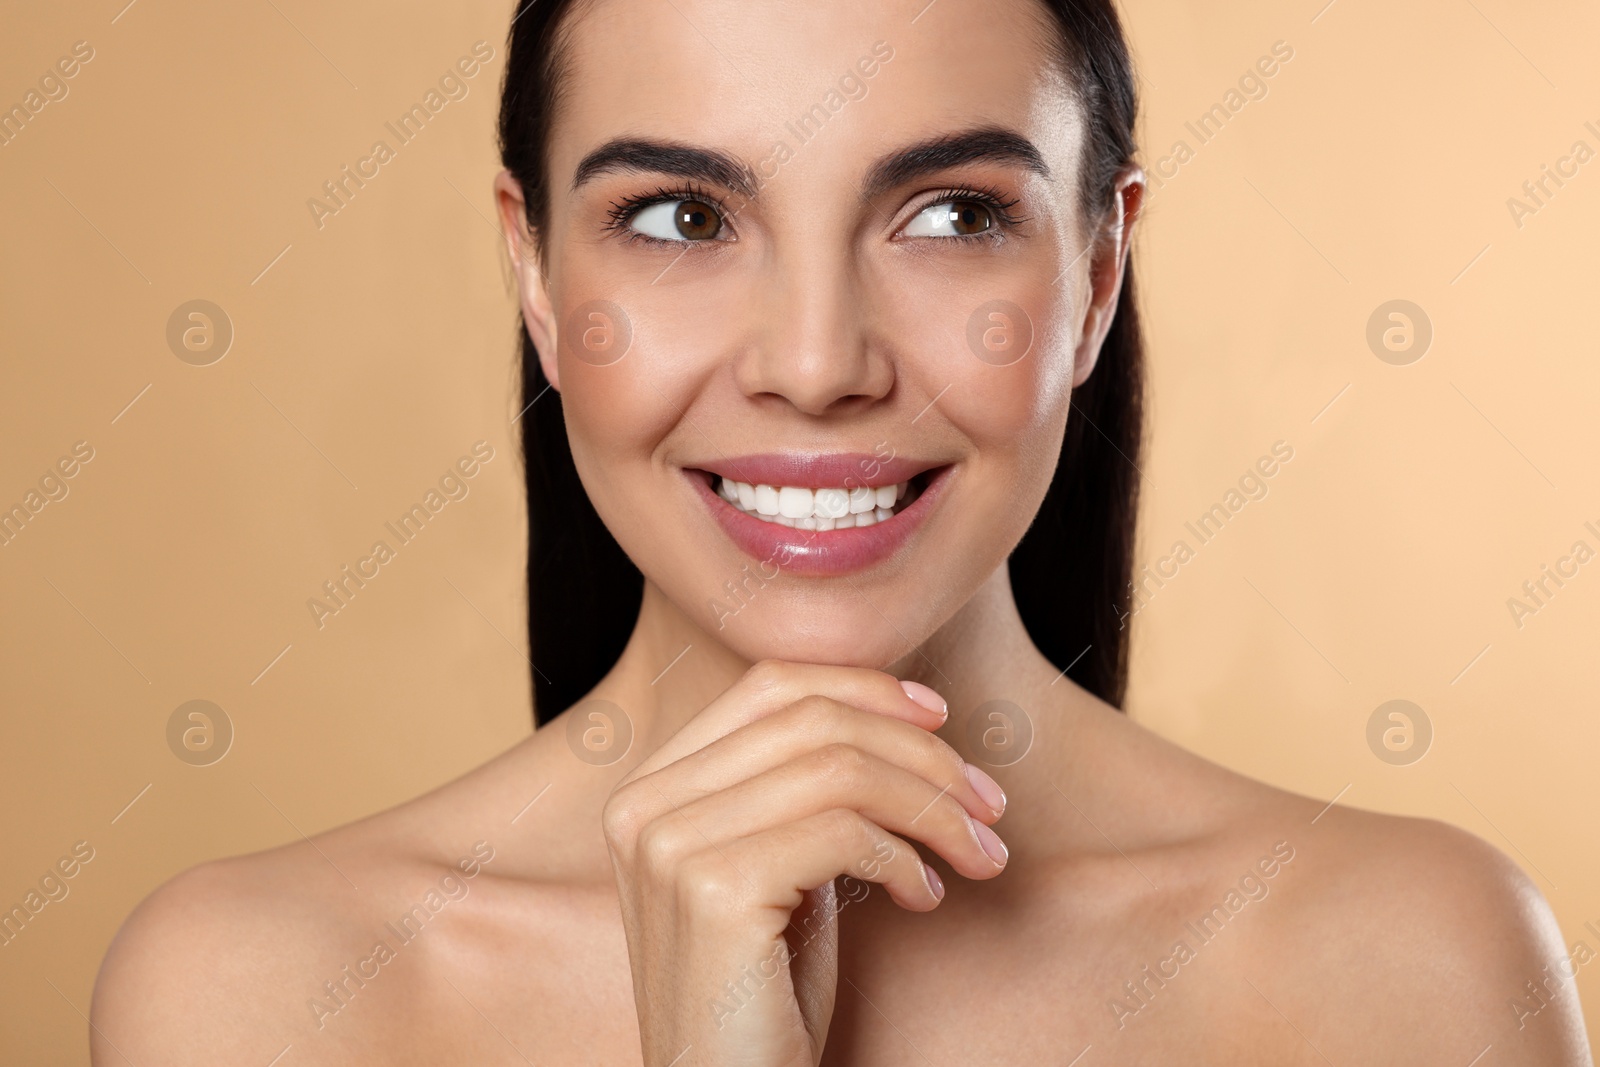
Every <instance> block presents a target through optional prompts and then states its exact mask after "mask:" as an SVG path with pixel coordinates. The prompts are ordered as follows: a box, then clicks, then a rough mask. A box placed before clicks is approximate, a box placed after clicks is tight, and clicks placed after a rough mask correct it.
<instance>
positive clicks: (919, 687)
mask: <svg viewBox="0 0 1600 1067" xmlns="http://www.w3.org/2000/svg"><path fill="white" fill-rule="evenodd" d="M900 688H901V689H904V690H905V691H906V696H908V697H910V698H911V699H912V700H914V701H916V702H917V703H918V704H921V705H922V706H923V707H925V708H927V709H928V710H929V711H931V712H933V713H935V714H936V715H949V714H950V706H949V705H948V704H946V703H945V702H944V697H942V696H940V695H939V694H938V693H935V692H934V691H933V690H932V689H929V688H928V687H927V686H925V685H923V684H922V683H921V682H901V683H900Z"/></svg>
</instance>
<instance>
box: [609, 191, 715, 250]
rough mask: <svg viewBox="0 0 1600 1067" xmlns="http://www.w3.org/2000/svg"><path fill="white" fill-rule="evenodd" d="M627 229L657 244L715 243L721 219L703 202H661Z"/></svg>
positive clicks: (641, 213)
mask: <svg viewBox="0 0 1600 1067" xmlns="http://www.w3.org/2000/svg"><path fill="white" fill-rule="evenodd" d="M628 227H629V228H630V229H632V230H634V231H635V232H636V233H642V234H644V235H645V236H646V237H654V238H655V239H656V240H658V241H677V242H680V243H687V242H690V241H712V240H715V239H716V237H717V235H718V234H719V233H721V232H722V216H721V215H719V214H718V213H717V209H716V208H714V207H712V206H711V205H710V204H708V203H706V202H705V201H704V200H662V201H659V202H658V203H654V204H651V205H650V206H649V207H646V208H643V209H641V210H639V211H637V212H635V213H634V214H633V217H632V218H630V219H629V220H628Z"/></svg>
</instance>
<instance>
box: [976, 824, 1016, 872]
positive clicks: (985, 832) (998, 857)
mask: <svg viewBox="0 0 1600 1067" xmlns="http://www.w3.org/2000/svg"><path fill="white" fill-rule="evenodd" d="M972 828H973V829H974V830H976V831H977V832H978V844H980V845H982V846H983V850H984V851H985V852H987V853H988V854H989V858H990V859H992V860H994V861H995V862H996V863H998V864H999V865H1000V866H1002V867H1004V866H1005V865H1006V857H1007V856H1009V855H1010V853H1009V852H1007V851H1006V844H1005V842H1004V841H1002V840H1000V835H999V834H997V833H995V832H994V831H993V830H991V829H989V828H988V827H987V826H985V825H983V823H981V822H979V821H978V820H976V819H974V820H972Z"/></svg>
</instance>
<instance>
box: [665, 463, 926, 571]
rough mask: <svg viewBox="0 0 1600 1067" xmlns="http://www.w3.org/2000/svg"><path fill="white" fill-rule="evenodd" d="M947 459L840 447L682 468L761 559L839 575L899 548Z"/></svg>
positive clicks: (735, 537) (725, 525)
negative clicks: (869, 453) (941, 461)
mask: <svg viewBox="0 0 1600 1067" xmlns="http://www.w3.org/2000/svg"><path fill="white" fill-rule="evenodd" d="M953 470H954V465H953V464H944V465H939V464H935V463H931V462H917V461H912V460H905V459H900V458H891V459H887V460H886V459H883V458H881V457H877V456H866V455H855V454H839V455H827V456H798V455H762V456H743V457H738V458H734V459H726V460H719V461H717V462H715V463H707V464H705V465H704V466H700V467H694V468H685V471H684V473H685V474H686V475H688V476H689V477H690V481H691V484H692V486H693V487H694V488H695V490H696V491H697V493H698V494H699V495H700V497H701V499H702V500H704V501H705V503H706V505H707V506H708V507H709V508H710V509H711V512H712V516H713V517H714V518H715V519H716V521H717V523H718V525H719V526H721V528H722V530H723V532H724V533H725V534H727V536H728V538H729V539H730V540H732V541H733V543H734V544H735V545H736V546H738V547H739V548H740V549H742V550H743V551H744V552H745V553H746V554H747V555H749V556H751V557H753V558H754V559H756V560H757V561H758V562H761V563H762V564H764V565H766V566H768V567H771V566H776V567H777V568H778V569H779V570H783V571H789V572H791V573H794V574H797V575H807V576H813V577H825V576H837V575H844V574H850V573H853V572H856V571H861V570H865V569H867V568H869V567H873V566H876V565H878V564H881V563H884V562H886V561H888V560H890V559H891V558H893V557H894V556H895V555H896V554H897V553H900V552H901V551H902V550H903V549H904V548H905V546H906V545H907V543H908V542H909V541H910V540H911V538H912V536H913V535H914V534H915V533H916V532H917V530H918V529H919V528H920V527H921V525H922V522H923V520H924V519H925V518H926V517H927V516H928V515H929V514H930V513H931V511H932V509H933V506H934V503H935V502H936V500H937V498H938V497H939V496H940V495H941V490H942V489H943V488H944V486H945V485H946V483H947V482H948V481H949V476H950V473H951V472H952V471H953Z"/></svg>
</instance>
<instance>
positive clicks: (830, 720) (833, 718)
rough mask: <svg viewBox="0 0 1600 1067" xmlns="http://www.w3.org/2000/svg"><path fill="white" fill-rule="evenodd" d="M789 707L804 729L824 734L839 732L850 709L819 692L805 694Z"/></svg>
mask: <svg viewBox="0 0 1600 1067" xmlns="http://www.w3.org/2000/svg"><path fill="white" fill-rule="evenodd" d="M789 707H790V710H791V712H792V713H793V715H794V717H795V719H796V720H797V724H798V725H799V726H800V727H801V728H802V729H804V730H806V731H808V732H813V733H817V734H823V735H827V734H830V733H835V732H837V731H838V729H839V727H840V726H841V725H842V724H843V722H844V719H845V715H846V712H847V710H848V709H847V708H846V707H845V705H843V704H841V703H839V702H838V701H837V700H834V699H832V698H831V697H825V696H822V695H820V694H818V693H812V694H810V695H808V696H803V697H801V698H800V699H799V700H796V701H795V702H794V703H793V704H791V705H789Z"/></svg>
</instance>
